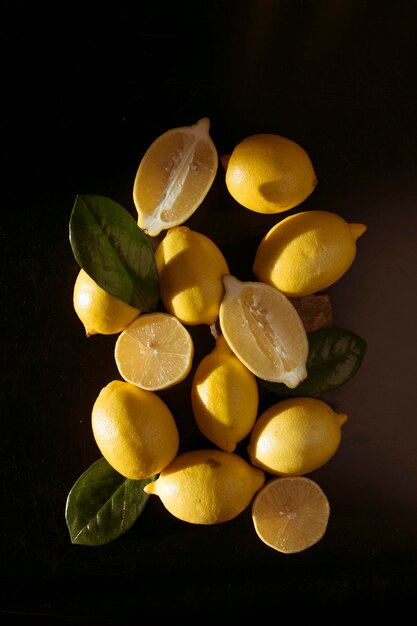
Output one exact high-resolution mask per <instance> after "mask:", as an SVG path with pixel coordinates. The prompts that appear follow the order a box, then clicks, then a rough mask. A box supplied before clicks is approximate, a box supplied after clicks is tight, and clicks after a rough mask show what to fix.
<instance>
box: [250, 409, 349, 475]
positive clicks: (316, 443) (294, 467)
mask: <svg viewBox="0 0 417 626" xmlns="http://www.w3.org/2000/svg"><path fill="white" fill-rule="evenodd" d="M346 420H347V415H346V414H344V413H336V412H335V411H334V410H333V409H332V408H331V407H330V406H329V405H328V404H327V403H326V402H324V401H323V400H320V399H318V398H311V397H305V398H289V399H287V400H282V401H280V402H277V403H276V404H274V405H272V406H270V407H269V408H268V409H266V410H265V411H264V412H263V413H262V415H260V416H259V417H258V419H257V421H256V423H255V426H254V427H253V429H252V432H251V435H250V442H249V445H248V455H249V458H250V461H251V463H252V464H253V465H256V466H257V467H261V468H262V469H263V470H265V471H267V472H269V473H270V474H275V475H278V476H300V475H303V474H308V473H310V472H312V471H314V470H316V469H317V468H319V467H321V466H322V465H324V464H325V463H327V462H328V461H329V460H330V459H331V458H332V457H333V456H334V454H335V453H336V451H337V449H338V447H339V445H340V441H341V437H342V434H341V426H342V425H343V424H344V423H345V422H346Z"/></svg>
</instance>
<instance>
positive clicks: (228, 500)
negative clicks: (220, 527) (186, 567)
mask: <svg viewBox="0 0 417 626" xmlns="http://www.w3.org/2000/svg"><path fill="white" fill-rule="evenodd" d="M264 482H265V474H264V472H263V471H262V470H260V469H259V468H256V467H253V466H252V465H250V464H249V463H247V462H246V461H245V460H244V459H243V458H242V457H240V456H238V455H237V454H234V453H231V452H225V451H224V450H216V449H213V450H193V451H191V452H184V453H183V454H180V455H178V456H177V457H176V458H175V459H174V461H173V462H172V463H171V464H170V465H169V466H168V467H167V468H166V469H165V470H163V471H162V472H161V474H160V476H159V478H157V480H156V481H153V482H151V483H148V484H147V485H146V486H145V487H144V490H145V492H146V493H150V494H154V495H157V496H159V497H160V499H161V501H162V503H163V505H164V506H165V508H166V509H167V510H168V511H169V512H170V513H171V514H172V515H174V517H177V518H178V519H181V520H183V521H185V522H189V523H191V524H206V525H208V524H219V523H222V522H226V521H229V520H231V519H233V518H234V517H236V516H237V515H239V513H241V512H242V511H243V510H244V509H246V507H247V506H249V504H250V503H251V501H252V498H253V496H254V495H255V493H256V492H257V491H258V490H259V489H260V488H261V487H262V486H263V484H264Z"/></svg>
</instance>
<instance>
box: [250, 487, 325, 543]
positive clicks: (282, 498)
mask: <svg viewBox="0 0 417 626" xmlns="http://www.w3.org/2000/svg"><path fill="white" fill-rule="evenodd" d="M329 517H330V504H329V501H328V499H327V496H326V495H325V493H324V492H323V490H322V489H321V487H320V486H319V485H318V484H317V483H316V482H314V481H313V480H311V479H310V478H306V477H304V476H298V477H294V478H272V479H271V480H269V481H268V482H267V483H266V484H265V485H264V487H262V489H261V490H260V491H259V492H258V493H257V494H256V496H255V498H254V501H253V504H252V520H253V524H254V527H255V531H256V533H257V535H258V537H259V538H260V539H261V540H262V541H263V542H264V543H265V544H266V545H267V546H269V547H270V548H273V549H274V550H277V551H278V552H283V553H285V554H294V553H296V552H302V551H303V550H306V549H307V548H310V547H311V546H313V545H315V544H316V543H317V542H318V541H320V539H322V537H323V536H324V534H325V532H326V530H327V526H328V521H329Z"/></svg>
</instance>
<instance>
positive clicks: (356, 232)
mask: <svg viewBox="0 0 417 626" xmlns="http://www.w3.org/2000/svg"><path fill="white" fill-rule="evenodd" d="M349 228H350V230H351V231H352V235H353V238H354V240H355V241H356V240H357V239H359V237H360V236H361V235H363V233H364V232H365V231H366V229H367V226H366V224H349Z"/></svg>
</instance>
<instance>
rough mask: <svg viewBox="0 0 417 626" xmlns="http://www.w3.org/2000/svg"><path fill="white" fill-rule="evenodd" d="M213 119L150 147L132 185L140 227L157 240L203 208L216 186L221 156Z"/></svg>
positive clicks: (175, 132)
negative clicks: (214, 137)
mask: <svg viewBox="0 0 417 626" xmlns="http://www.w3.org/2000/svg"><path fill="white" fill-rule="evenodd" d="M209 128H210V120H209V119H208V118H207V117H203V118H202V119H201V120H199V121H198V122H197V123H196V124H193V125H192V126H183V127H181V128H173V129H171V130H168V131H167V132H165V133H163V134H162V135H161V136H160V137H158V138H157V139H155V141H154V142H153V143H152V144H151V145H150V146H149V148H148V149H147V151H146V152H145V154H144V156H143V157H142V160H141V162H140V164H139V168H138V171H137V173H136V177H135V181H134V185H133V200H134V203H135V206H136V210H137V212H138V225H139V227H140V228H142V230H144V231H145V232H146V233H147V234H148V235H150V236H151V237H154V236H156V235H159V233H160V232H161V231H162V230H165V229H168V228H171V227H173V226H179V225H180V224H182V223H183V222H185V221H186V220H187V219H188V218H189V217H190V216H191V215H192V213H194V211H195V210H196V209H197V208H198V207H199V206H200V204H201V203H202V201H203V200H204V198H205V197H206V195H207V193H208V191H209V189H210V187H211V185H212V184H213V181H214V178H215V176H216V172H217V167H218V154H217V150H216V147H215V145H214V143H213V141H212V139H211V137H210V135H209Z"/></svg>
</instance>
